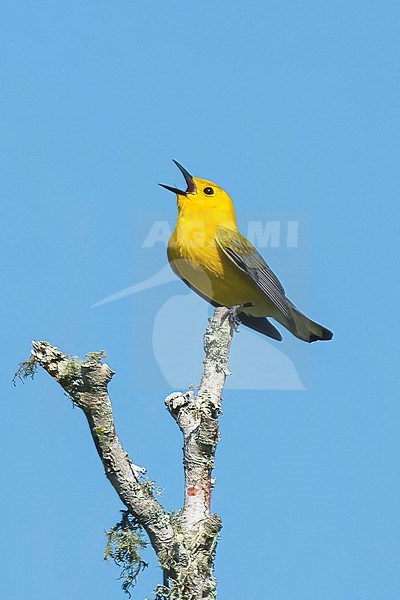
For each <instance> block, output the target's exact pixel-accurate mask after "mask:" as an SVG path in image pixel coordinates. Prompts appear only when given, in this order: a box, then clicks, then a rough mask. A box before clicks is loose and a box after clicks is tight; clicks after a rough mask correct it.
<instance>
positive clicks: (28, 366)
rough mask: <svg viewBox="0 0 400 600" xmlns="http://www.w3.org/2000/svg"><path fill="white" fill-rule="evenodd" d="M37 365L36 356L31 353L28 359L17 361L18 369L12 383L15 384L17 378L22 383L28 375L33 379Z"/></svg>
mask: <svg viewBox="0 0 400 600" xmlns="http://www.w3.org/2000/svg"><path fill="white" fill-rule="evenodd" d="M38 366H39V361H38V359H37V358H36V356H33V355H32V356H30V357H29V358H28V360H24V361H23V362H21V363H19V366H18V369H17V371H16V373H15V375H14V377H13V380H12V382H13V384H14V385H16V381H17V379H19V380H20V381H22V382H23V383H24V381H25V379H27V378H28V377H30V378H31V379H33V378H34V376H35V373H36V371H37V368H38Z"/></svg>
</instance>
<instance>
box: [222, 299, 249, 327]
mask: <svg viewBox="0 0 400 600" xmlns="http://www.w3.org/2000/svg"><path fill="white" fill-rule="evenodd" d="M250 306H253V303H252V302H244V303H243V304H235V305H234V306H231V307H229V308H228V310H227V311H226V313H225V315H224V316H223V318H222V322H224V321H225V319H228V320H229V324H230V326H231V327H232V328H233V329H234V330H235V331H239V325H240V324H241V320H240V319H239V313H240V312H241V311H242V310H243V309H244V308H249V307H250Z"/></svg>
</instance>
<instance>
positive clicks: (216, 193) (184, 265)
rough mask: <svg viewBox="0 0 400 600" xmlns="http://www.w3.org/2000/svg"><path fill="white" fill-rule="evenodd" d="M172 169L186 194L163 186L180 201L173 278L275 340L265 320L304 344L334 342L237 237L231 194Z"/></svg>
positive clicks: (171, 252) (171, 248)
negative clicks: (320, 341) (232, 310)
mask: <svg viewBox="0 0 400 600" xmlns="http://www.w3.org/2000/svg"><path fill="white" fill-rule="evenodd" d="M174 163H175V164H176V166H177V167H178V168H179V169H180V171H181V172H182V174H183V176H184V178H185V181H186V186H187V187H186V190H185V191H183V190H180V189H178V188H175V187H172V186H169V185H164V184H160V185H161V186H162V187H164V188H166V189H167V190H170V191H171V192H174V193H175V194H176V195H177V205H178V220H177V223H176V227H175V230H174V232H173V233H172V235H171V237H170V239H169V242H168V260H169V262H170V265H171V267H172V269H173V271H174V272H175V274H176V275H177V276H178V277H180V278H181V279H182V280H183V281H184V282H185V283H186V284H187V285H188V286H189V287H190V288H191V289H192V290H194V291H195V292H197V293H198V294H199V295H200V296H201V297H202V298H204V299H205V300H207V302H210V304H212V305H213V306H226V307H227V308H235V310H236V315H237V318H238V319H239V321H240V322H241V323H243V324H244V325H247V326H248V327H250V328H251V329H254V330H256V331H259V332H260V333H263V334H264V335H267V336H268V337H271V338H273V339H275V340H279V341H280V340H281V339H282V336H281V334H280V333H279V331H278V330H277V329H276V328H275V327H274V326H273V325H272V323H270V321H269V320H268V319H267V317H272V318H273V319H275V321H278V323H280V324H281V325H283V326H284V327H286V329H288V330H289V331H290V332H291V333H292V334H293V335H295V336H296V337H297V338H299V339H300V340H303V341H305V342H316V341H317V340H330V339H332V336H333V333H332V332H331V331H329V329H326V327H323V326H322V325H319V324H318V323H315V322H314V321H311V320H310V319H308V318H307V317H306V316H305V315H303V314H302V313H301V312H300V311H299V310H298V308H296V307H295V306H294V304H292V302H291V301H290V300H289V299H288V298H287V297H286V295H285V290H284V289H283V287H282V285H281V283H280V281H279V279H278V278H277V276H276V275H275V273H273V272H272V271H271V269H270V268H269V266H268V265H267V263H266V262H265V261H264V259H263V258H262V256H261V255H260V254H259V253H258V252H257V250H256V249H255V248H254V246H253V245H252V244H251V243H250V242H249V241H248V240H247V239H246V238H245V237H243V236H242V235H241V234H240V233H239V231H238V228H237V224H236V218H235V211H234V208H233V204H232V201H231V199H230V197H229V196H228V194H227V193H226V192H224V190H223V189H222V188H220V187H219V186H218V185H216V184H215V183H212V182H211V181H207V180H206V179H199V178H198V177H192V175H190V174H189V173H188V171H187V170H186V169H185V168H184V167H182V165H180V164H179V163H178V162H177V161H176V160H174Z"/></svg>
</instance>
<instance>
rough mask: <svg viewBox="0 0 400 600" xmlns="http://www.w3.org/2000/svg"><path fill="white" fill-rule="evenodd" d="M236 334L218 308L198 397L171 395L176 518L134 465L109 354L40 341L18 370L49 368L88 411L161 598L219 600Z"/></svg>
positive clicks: (168, 404)
mask: <svg viewBox="0 0 400 600" xmlns="http://www.w3.org/2000/svg"><path fill="white" fill-rule="evenodd" d="M233 331H234V328H233V326H232V323H231V318H230V314H229V311H228V310H227V309H226V308H217V309H215V312H214V316H213V318H212V319H210V320H209V323H208V326H207V329H206V332H205V336H204V350H205V357H204V363H203V364H204V366H203V374H202V378H201V381H200V385H199V389H198V392H197V394H195V391H194V389H193V388H190V389H189V390H188V391H187V392H186V393H181V392H176V393H173V394H170V395H169V396H168V397H167V398H166V400H165V404H166V407H167V409H168V411H169V413H170V414H171V416H172V417H173V418H174V420H175V421H176V422H177V424H178V426H179V428H180V430H181V432H182V434H183V468H184V481H185V484H184V500H183V506H182V508H181V509H180V510H178V511H177V512H176V513H175V514H173V515H171V514H167V513H166V511H165V510H164V509H163V507H162V506H161V504H160V503H159V502H158V500H157V499H156V498H155V496H154V493H153V488H152V485H151V484H150V482H148V481H143V478H142V475H143V474H144V472H145V469H143V468H142V467H138V466H136V465H135V464H134V463H133V462H132V460H131V459H130V457H129V456H128V454H127V453H126V451H125V450H124V449H123V446H122V444H121V442H120V440H119V437H118V435H117V433H116V430H115V425H114V419H113V414H112V408H111V402H110V398H109V395H108V384H109V382H110V381H111V379H112V376H113V374H114V373H113V371H112V370H111V369H110V367H109V366H108V365H107V364H105V363H104V362H102V359H103V357H104V353H102V352H97V353H96V352H91V353H88V354H87V355H86V359H85V360H79V359H77V358H75V357H71V356H68V355H66V354H63V353H62V352H60V351H59V350H58V349H57V348H55V347H54V346H51V345H50V344H49V343H48V342H46V341H41V342H32V351H31V358H30V359H29V360H28V361H27V362H26V363H22V365H21V367H20V371H19V372H18V375H19V376H22V377H24V376H27V375H31V374H32V373H33V371H34V368H35V366H36V365H40V366H42V367H43V368H44V369H45V371H47V373H48V374H49V375H51V377H53V378H54V379H55V380H56V381H57V382H58V383H59V384H60V385H61V387H62V388H63V389H64V391H65V392H66V393H67V394H68V396H70V397H71V398H72V400H73V402H74V404H75V405H76V406H78V407H79V408H81V409H82V411H83V412H84V414H85V416H86V418H87V420H88V423H89V428H90V432H91V435H92V438H93V441H94V443H95V446H96V449H97V452H98V454H99V457H100V459H101V461H102V463H103V466H104V470H105V473H106V476H107V478H108V480H109V481H110V483H111V485H112V486H113V487H114V489H115V491H116V492H117V494H118V496H119V497H120V499H121V501H122V502H123V504H124V505H125V506H126V508H127V510H128V511H129V513H130V514H131V515H132V517H134V519H135V521H136V522H137V523H138V525H140V526H141V527H142V528H143V529H144V530H145V531H146V533H147V534H148V537H149V540H150V543H151V545H152V547H153V549H154V551H155V553H156V555H157V558H158V560H159V562H160V565H161V567H162V568H163V571H164V582H163V585H160V586H158V588H157V590H156V595H157V597H158V598H168V599H169V600H198V599H203V600H204V599H207V600H212V599H214V598H216V582H215V578H214V557H215V550H216V545H217V540H218V535H219V531H220V528H221V520H220V518H219V516H218V515H216V514H211V512H210V501H211V490H212V487H213V479H212V477H211V474H212V470H213V467H214V457H215V451H216V447H217V443H218V437H219V426H218V418H219V416H220V414H221V400H222V391H223V387H224V383H225V379H226V376H227V374H228V357H229V350H230V344H231V340H232V335H233Z"/></svg>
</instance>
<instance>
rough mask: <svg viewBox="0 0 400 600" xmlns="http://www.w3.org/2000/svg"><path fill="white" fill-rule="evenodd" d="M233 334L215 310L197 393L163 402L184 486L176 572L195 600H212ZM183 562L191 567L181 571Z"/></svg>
mask: <svg viewBox="0 0 400 600" xmlns="http://www.w3.org/2000/svg"><path fill="white" fill-rule="evenodd" d="M233 331H234V328H233V326H232V324H231V318H230V314H229V311H227V309H226V308H217V309H215V312H214V317H213V318H212V319H210V321H209V324H208V326H207V329H206V333H205V336H204V350H205V357H204V363H203V364H204V368H203V375H202V378H201V382H200V386H199V390H198V393H197V394H195V393H194V390H193V389H190V390H189V391H188V392H187V393H185V394H182V393H175V394H171V395H170V396H168V397H167V398H166V400H165V403H166V406H167V409H168V411H169V412H170V414H171V415H172V417H173V418H174V419H175V421H176V422H177V423H178V425H179V428H180V430H181V431H182V434H183V467H184V475H185V484H184V502H183V508H182V511H181V514H180V518H179V526H180V528H181V530H182V534H183V541H182V544H181V548H180V549H181V556H180V557H179V560H178V563H180V568H179V571H180V572H182V571H186V573H187V577H188V581H187V588H186V594H190V592H191V590H194V589H197V590H198V592H199V593H200V592H201V594H202V595H199V596H193V598H210V599H211V598H214V597H215V593H216V592H215V579H214V576H213V567H214V564H213V563H214V553H215V548H216V544H217V539H218V533H219V530H220V528H221V521H220V518H219V517H218V515H212V514H210V500H211V489H212V486H213V479H212V470H213V467H214V456H215V450H216V447H217V443H218V437H219V427H218V417H219V415H220V414H221V400H222V391H223V388H224V384H225V379H226V376H227V374H228V357H229V350H230V345H231V340H232V335H233ZM189 561H190V562H189ZM185 563H188V564H190V565H191V568H190V569H188V568H187V567H186V568H185V567H184V564H185ZM183 597H184V598H186V597H187V598H189V597H192V596H190V595H188V596H183Z"/></svg>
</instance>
